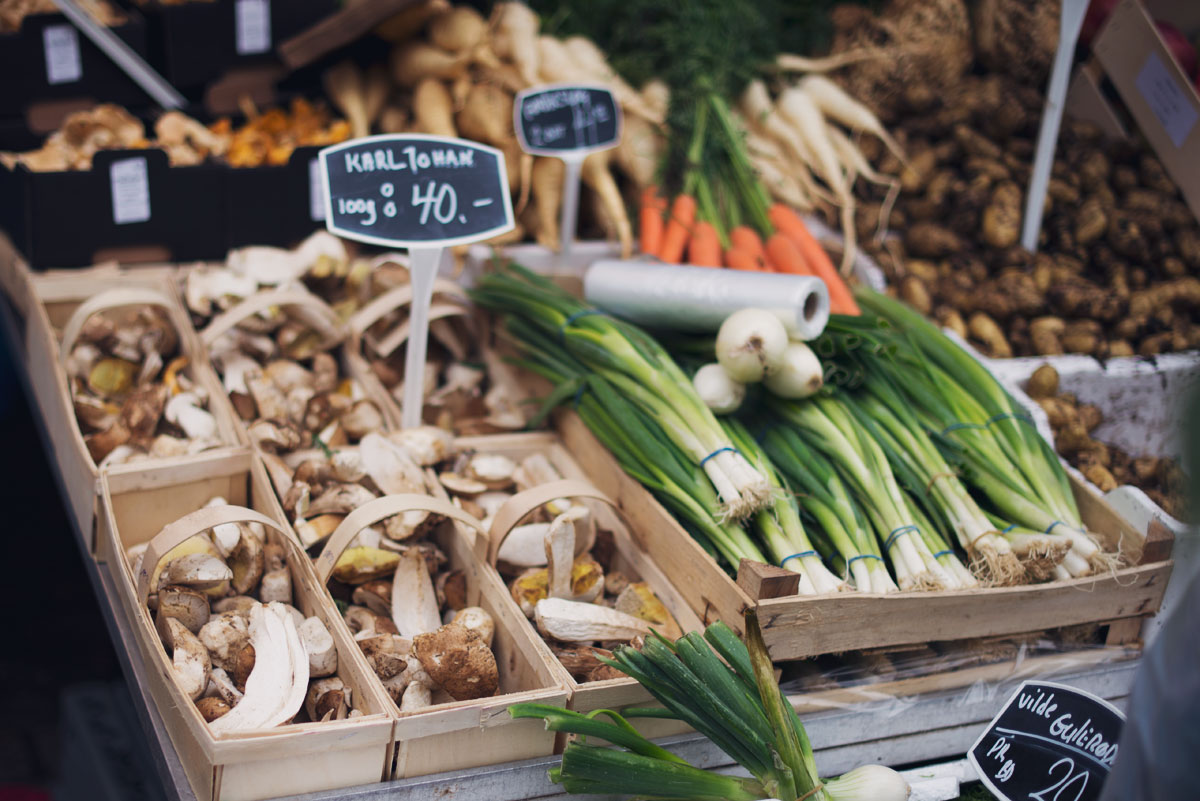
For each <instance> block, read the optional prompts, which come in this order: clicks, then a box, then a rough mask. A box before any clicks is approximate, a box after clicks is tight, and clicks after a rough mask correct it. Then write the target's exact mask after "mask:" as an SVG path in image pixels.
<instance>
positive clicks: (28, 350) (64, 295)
mask: <svg viewBox="0 0 1200 801" xmlns="http://www.w3.org/2000/svg"><path fill="white" fill-rule="evenodd" d="M169 274H170V271H169V270H168V269H167V268H160V267H150V268H146V269H141V268H135V269H130V270H120V269H116V268H115V267H112V266H103V267H100V268H97V269H95V270H71V271H60V272H50V273H44V274H43V273H39V274H34V275H29V276H27V278H26V279H25V280H26V281H27V285H28V287H29V290H28V293H29V294H28V297H27V299H26V308H27V313H26V315H25V319H24V337H23V342H22V343H21V352H22V357H23V359H24V361H25V369H26V370H27V372H28V374H29V381H30V385H31V386H32V388H33V393H34V397H35V399H36V400H37V406H38V410H39V412H40V414H41V415H42V420H43V422H44V423H45V426H46V431H47V432H48V434H49V437H50V442H51V446H52V447H53V450H54V459H53V461H54V462H55V463H56V464H57V466H58V471H59V473H60V474H61V476H62V484H63V487H64V488H65V490H66V493H67V496H68V505H69V507H70V509H69V514H70V515H71V517H72V519H73V520H74V522H75V525H76V527H77V530H78V531H79V532H80V533H81V535H82V537H83V547H84V549H85V550H86V551H87V552H89V553H94V552H95V547H96V535H95V524H96V521H97V515H98V508H99V504H98V498H97V496H98V492H99V487H98V484H97V479H98V478H99V470H98V468H97V466H96V462H95V461H94V460H93V459H92V457H91V455H90V454H89V453H88V450H87V446H86V445H85V444H84V441H83V435H82V434H81V433H80V430H79V425H78V424H77V422H76V420H75V410H74V404H73V402H72V398H71V392H70V389H69V385H68V381H67V375H66V372H65V370H64V368H63V359H64V358H65V354H66V353H67V352H69V349H70V343H64V342H60V335H61V334H62V333H67V334H68V335H70V332H71V331H76V330H77V329H78V326H79V325H82V323H83V322H84V320H85V319H86V318H87V316H89V315H90V314H91V313H93V312H96V311H102V310H104V309H110V308H120V307H122V306H131V305H141V304H150V305H156V306H159V307H161V308H163V309H164V310H165V311H166V313H167V317H168V319H169V320H170V322H171V323H172V325H173V326H174V328H175V331H176V333H177V334H178V335H179V342H180V350H181V352H182V353H183V354H184V355H186V356H187V357H188V359H189V363H188V366H187V367H186V368H185V369H186V370H187V373H188V375H189V376H190V377H191V378H192V380H194V381H195V382H196V384H197V385H199V386H200V387H203V388H204V389H205V390H206V391H207V393H208V396H209V398H208V411H209V412H210V413H211V414H212V415H213V417H215V418H216V421H217V429H218V435H219V436H220V438H221V440H222V441H223V442H224V443H226V444H227V446H228V447H234V446H236V445H238V444H239V443H241V441H242V440H241V435H240V433H239V427H238V425H237V423H236V422H235V420H234V415H233V410H232V408H231V407H230V406H229V404H228V403H227V402H226V399H225V395H224V392H222V390H221V386H220V383H219V382H218V381H217V379H216V376H215V375H214V374H213V373H212V372H211V370H210V369H209V368H208V364H207V359H205V358H204V357H203V356H202V350H201V348H200V346H199V344H198V343H197V341H196V339H195V334H194V332H193V331H192V328H191V324H190V322H189V321H188V319H187V315H186V314H185V313H184V311H183V309H182V308H181V307H180V306H179V305H178V303H177V302H176V301H175V299H174V298H173V297H172V296H171V292H170V289H169V287H168V285H167V282H166V278H167V276H168V275H169ZM64 346H65V347H64ZM221 450H226V451H227V450H228V448H224V449H221ZM171 462H172V460H170V459H149V460H144V461H141V462H139V463H138V465H139V467H140V468H141V469H143V470H154V469H157V467H159V466H163V465H168V464H170V463H171Z"/></svg>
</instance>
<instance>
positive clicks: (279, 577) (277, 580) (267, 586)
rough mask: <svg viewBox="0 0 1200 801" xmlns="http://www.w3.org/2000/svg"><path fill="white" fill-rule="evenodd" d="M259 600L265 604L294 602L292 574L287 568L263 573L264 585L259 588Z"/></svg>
mask: <svg viewBox="0 0 1200 801" xmlns="http://www.w3.org/2000/svg"><path fill="white" fill-rule="evenodd" d="M258 599H259V600H260V601H262V602H263V603H264V604H266V603H271V602H272V601H275V602H279V603H285V604H287V603H291V602H292V573H291V571H290V570H288V569H287V567H280V568H276V569H275V570H268V571H267V572H266V573H263V577H262V584H261V585H260V586H259V588H258Z"/></svg>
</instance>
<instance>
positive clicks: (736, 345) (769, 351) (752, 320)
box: [716, 309, 788, 383]
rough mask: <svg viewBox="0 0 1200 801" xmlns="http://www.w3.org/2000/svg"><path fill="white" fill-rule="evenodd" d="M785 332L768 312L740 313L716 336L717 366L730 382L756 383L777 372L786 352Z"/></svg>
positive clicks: (727, 322)
mask: <svg viewBox="0 0 1200 801" xmlns="http://www.w3.org/2000/svg"><path fill="white" fill-rule="evenodd" d="M787 344H788V337H787V330H786V329H785V328H784V326H783V323H782V322H781V321H780V320H779V318H778V317H776V316H775V315H774V314H772V313H771V312H769V311H765V310H763V309H742V310H740V311H736V312H734V313H733V314H731V315H729V317H727V318H726V319H725V321H724V322H723V323H721V328H720V330H719V331H718V332H717V344H716V350H717V362H718V363H719V364H720V365H721V367H723V368H724V369H725V371H726V372H727V373H728V374H729V376H730V378H732V379H733V380H735V381H740V382H741V383H755V382H758V381H762V380H763V379H764V378H765V377H766V376H768V375H770V374H771V373H773V372H775V371H776V370H778V369H779V368H780V367H781V365H782V363H783V358H784V350H785V349H786V348H787Z"/></svg>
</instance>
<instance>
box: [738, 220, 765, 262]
mask: <svg viewBox="0 0 1200 801" xmlns="http://www.w3.org/2000/svg"><path fill="white" fill-rule="evenodd" d="M729 243H730V244H729V246H730V247H731V248H736V249H738V250H744V251H746V252H747V253H749V254H750V255H752V256H758V257H759V258H763V257H764V256H765V255H766V251H765V250H763V241H762V237H761V236H759V235H758V231H755V230H754V229H753V228H751V227H750V226H748V225H738V226H734V228H733V230H732V231H730V232H729Z"/></svg>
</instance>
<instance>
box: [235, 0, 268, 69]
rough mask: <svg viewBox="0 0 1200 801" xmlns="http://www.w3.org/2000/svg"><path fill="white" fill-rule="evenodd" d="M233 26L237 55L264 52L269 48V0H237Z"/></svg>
mask: <svg viewBox="0 0 1200 801" xmlns="http://www.w3.org/2000/svg"><path fill="white" fill-rule="evenodd" d="M234 27H235V28H236V40H237V51H238V55H240V56H244V55H248V54H250V53H265V52H267V51H268V50H270V49H271V2H270V0H237V5H236V6H235V7H234Z"/></svg>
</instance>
